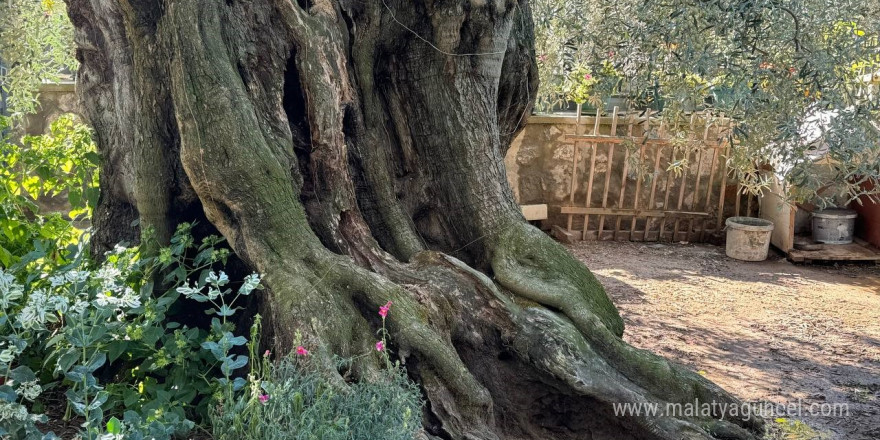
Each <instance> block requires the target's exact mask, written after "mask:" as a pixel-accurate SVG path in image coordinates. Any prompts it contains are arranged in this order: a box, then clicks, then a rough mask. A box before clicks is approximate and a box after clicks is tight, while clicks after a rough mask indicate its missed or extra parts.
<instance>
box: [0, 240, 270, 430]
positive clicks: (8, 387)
mask: <svg viewBox="0 0 880 440" xmlns="http://www.w3.org/2000/svg"><path fill="white" fill-rule="evenodd" d="M221 242H222V240H221V239H219V238H216V237H208V238H206V239H205V240H203V241H202V242H201V243H195V242H194V241H193V239H192V238H191V236H190V226H189V225H186V224H184V225H182V226H181V227H180V228H178V231H177V233H176V234H175V235H174V237H173V239H172V242H171V246H169V247H168V248H165V249H162V251H161V252H160V255H159V256H156V257H150V258H144V257H142V256H141V255H140V254H139V253H138V249H137V248H133V249H125V248H121V247H120V248H117V249H116V250H115V251H113V252H111V253H109V254H108V255H107V256H106V257H107V258H106V261H105V262H104V263H103V264H102V265H101V266H100V267H97V268H93V267H91V266H90V263H89V261H88V260H87V259H86V258H85V255H84V254H82V253H80V254H78V255H77V257H76V258H75V259H74V260H73V261H72V262H71V263H69V264H67V265H65V266H63V267H58V268H55V269H53V270H51V271H49V272H47V273H45V274H43V273H41V272H39V271H38V272H29V271H27V270H19V271H4V270H2V269H0V335H2V336H0V372H3V375H2V376H0V378H2V379H3V383H4V385H3V386H2V387H0V400H2V405H3V406H4V407H3V409H2V410H3V412H0V430H2V431H0V435H3V433H4V432H6V433H11V435H12V436H13V437H16V438H26V439H30V438H41V437H42V434H40V433H39V432H38V431H37V430H36V427H35V425H34V422H37V421H40V420H41V419H42V416H40V415H34V414H31V411H32V410H33V408H34V407H35V405H34V402H36V401H37V400H38V399H39V396H40V394H41V391H42V389H44V388H48V387H61V389H64V390H66V391H65V393H64V394H65V396H66V397H67V400H68V403H69V408H68V416H70V415H71V411H72V412H73V413H76V415H77V416H79V417H80V418H81V419H82V420H83V424H82V427H83V432H82V433H81V435H82V437H83V438H84V439H97V438H99V437H100V436H101V435H103V434H105V433H106V432H105V430H106V431H110V433H111V434H112V433H113V431H121V432H124V435H125V438H126V439H139V438H151V437H152V438H159V439H161V438H170V436H172V435H174V434H183V433H186V432H188V431H189V430H191V429H192V428H193V426H194V422H193V420H196V419H198V418H200V417H204V415H205V414H206V413H207V407H208V404H209V401H210V397H211V396H212V395H213V394H215V393H216V392H218V390H222V389H226V388H230V389H234V387H235V386H238V387H241V386H242V385H243V384H244V380H243V379H241V378H237V379H235V378H233V376H234V375H235V374H236V373H235V372H236V371H239V370H240V369H241V368H243V367H245V366H246V365H247V363H248V356H245V355H241V354H237V355H233V354H232V351H233V350H234V349H235V347H236V346H243V345H244V344H245V343H246V342H247V340H246V339H245V338H244V337H242V336H235V335H234V334H233V331H234V326H233V324H232V323H231V322H229V321H228V318H229V317H230V316H232V314H234V312H235V311H236V310H237V309H236V307H235V302H236V300H237V299H238V298H240V297H241V296H247V295H250V294H251V293H252V292H253V291H254V289H256V288H257V287H258V285H259V277H258V276H256V275H250V276H248V277H246V278H245V280H244V281H243V282H242V283H241V284H240V285H239V286H238V287H237V288H234V289H233V288H232V287H231V285H232V283H231V282H230V280H229V278H228V276H227V275H226V274H225V273H223V272H222V271H220V272H217V271H215V270H214V269H213V267H214V266H216V265H218V264H222V263H224V262H225V259H226V257H227V256H228V251H227V250H225V249H219V248H217V246H218V245H219V244H221ZM190 278H192V282H191V281H190ZM236 284H238V283H236ZM159 286H162V287H161V288H159ZM192 300H195V301H192ZM203 300H204V301H206V302H210V303H213V304H215V305H217V307H215V308H211V309H208V310H204V313H208V314H214V315H218V316H217V317H215V318H213V319H212V321H211V323H210V326H208V327H207V328H201V327H197V326H191V325H187V324H185V323H181V322H179V321H178V319H179V317H183V316H184V314H185V313H186V311H187V310H193V309H194V307H193V305H194V304H198V303H197V302H196V301H203ZM195 310H196V311H199V308H198V307H195ZM35 372H36V373H35ZM108 379H110V380H109V381H108ZM233 384H237V385H233ZM229 392H233V391H232V390H230V391H229ZM7 412H8V413H9V414H19V415H21V414H25V415H26V417H25V418H24V419H23V418H22V417H14V418H9V417H5V416H4V414H6V413H7ZM113 417H117V418H116V419H113ZM118 417H122V420H120V419H119V418H118Z"/></svg>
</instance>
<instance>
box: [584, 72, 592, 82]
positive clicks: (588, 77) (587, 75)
mask: <svg viewBox="0 0 880 440" xmlns="http://www.w3.org/2000/svg"><path fill="white" fill-rule="evenodd" d="M591 78H593V75H590V74H589V73H588V74H586V75H584V79H585V80H587V81H589V80H590V79H591Z"/></svg>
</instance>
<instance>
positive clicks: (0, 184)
mask: <svg viewBox="0 0 880 440" xmlns="http://www.w3.org/2000/svg"><path fill="white" fill-rule="evenodd" d="M7 121H8V119H6V118H0V126H2V124H3V123H4V122H7ZM99 162H100V159H99V156H98V153H97V152H96V150H95V144H94V142H93V141H92V136H91V131H90V130H89V128H88V127H86V126H85V125H82V124H79V123H77V122H76V121H75V119H74V118H73V116H71V115H64V116H61V117H60V118H58V119H57V120H55V121H54V122H53V123H52V124H51V127H50V130H49V133H48V134H45V135H42V136H25V137H24V138H23V139H22V141H21V144H20V145H19V144H16V143H12V142H9V141H8V139H0V164H2V167H0V265H2V266H6V267H11V266H14V265H16V264H22V260H23V259H24V260H25V262H26V263H32V264H35V265H41V266H42V267H43V268H45V269H48V268H51V267H52V266H53V265H58V266H60V265H63V264H65V263H66V262H67V258H68V256H69V255H68V253H67V252H65V249H66V248H67V247H68V246H69V245H71V244H75V243H76V242H77V241H78V240H79V239H80V237H81V235H82V234H83V231H82V230H80V229H79V228H77V227H76V226H75V223H74V222H73V221H75V220H83V219H87V218H88V217H89V216H90V215H91V212H92V209H93V208H94V207H95V205H96V204H97V200H98V164H99ZM62 196H63V197H66V198H67V201H68V203H69V205H70V208H71V211H70V212H68V213H67V215H63V214H61V213H56V212H43V211H42V210H41V209H40V206H39V204H38V203H37V200H38V199H41V198H58V197H62ZM33 249H36V250H37V251H38V252H40V253H41V254H42V259H39V260H37V259H35V258H33V256H32V255H30V254H29V253H30V252H31V250H33Z"/></svg>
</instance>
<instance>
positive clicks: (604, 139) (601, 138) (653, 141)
mask: <svg viewBox="0 0 880 440" xmlns="http://www.w3.org/2000/svg"><path fill="white" fill-rule="evenodd" d="M563 140H566V141H590V142H598V143H601V144H622V143H624V142H627V141H630V142H636V143H638V142H641V143H643V144H647V145H664V146H665V145H669V144H671V143H672V141H670V140H669V139H665V138H648V139H645V138H637V137H630V136H627V137H624V136H605V135H589V134H584V135H576V134H567V135H564V136H563ZM723 147H724V142H723V141H722V142H719V141H709V140H707V141H706V148H723Z"/></svg>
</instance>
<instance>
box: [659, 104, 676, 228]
mask: <svg viewBox="0 0 880 440" xmlns="http://www.w3.org/2000/svg"><path fill="white" fill-rule="evenodd" d="M673 130H675V131H678V121H676V122H675V127H674V128H673ZM674 155H675V149H674V148H672V149H670V151H669V159H670V160H671V159H673V158H674V157H675V156H674ZM667 168H669V167H667ZM671 189H672V176H671V175H670V172H669V171H666V192H665V195H664V196H663V209H669V192H670V190H671ZM664 232H666V219H665V218H662V219H660V235H659V237H660V238H659V241H663V235H665V234H664ZM673 239H674V237H673Z"/></svg>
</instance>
